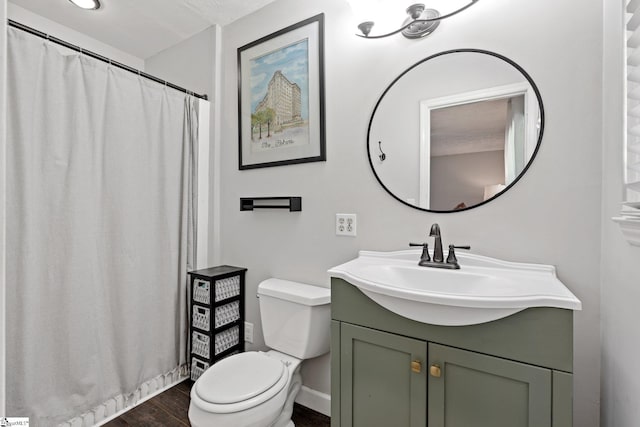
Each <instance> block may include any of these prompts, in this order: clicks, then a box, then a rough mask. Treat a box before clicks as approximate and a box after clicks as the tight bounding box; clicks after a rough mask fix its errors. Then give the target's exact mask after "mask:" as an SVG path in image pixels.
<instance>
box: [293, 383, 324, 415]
mask: <svg viewBox="0 0 640 427" xmlns="http://www.w3.org/2000/svg"><path fill="white" fill-rule="evenodd" d="M296 403H298V404H300V405H302V406H306V407H307V408H309V409H313V410H314V411H316V412H320V413H321V414H324V415H326V416H327V417H330V416H331V396H330V395H328V394H325V393H321V392H319V391H317V390H313V389H310V388H309V387H306V386H302V388H301V389H300V392H299V393H298V396H296Z"/></svg>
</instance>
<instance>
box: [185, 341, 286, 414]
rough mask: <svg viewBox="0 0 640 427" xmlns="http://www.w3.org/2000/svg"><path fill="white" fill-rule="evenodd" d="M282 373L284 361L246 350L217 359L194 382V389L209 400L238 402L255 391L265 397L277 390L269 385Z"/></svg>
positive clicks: (224, 402) (213, 401)
mask: <svg viewBox="0 0 640 427" xmlns="http://www.w3.org/2000/svg"><path fill="white" fill-rule="evenodd" d="M284 373H285V368H284V364H283V363H282V362H281V361H280V360H278V359H274V358H272V357H269V356H266V355H265V354H264V353H259V352H255V351H250V352H247V353H240V354H237V355H234V356H231V357H227V358H226V359H223V360H221V361H220V362H218V363H216V364H215V365H213V366H211V367H210V368H209V369H207V370H206V371H205V372H204V373H203V374H202V376H201V377H200V378H199V379H198V381H197V382H196V385H195V386H196V393H198V396H199V397H200V398H202V399H203V400H205V401H207V402H210V403H219V404H229V403H238V402H242V401H245V400H248V399H251V398H252V397H255V396H258V395H259V394H263V393H264V394H265V396H264V397H265V399H268V398H270V397H271V395H272V394H275V393H277V392H278V391H280V390H279V389H280V388H281V387H278V389H277V390H273V393H268V392H267V391H268V390H269V389H271V388H272V387H273V386H274V385H275V384H276V383H277V382H278V380H280V378H281V377H282V375H283V374H284Z"/></svg>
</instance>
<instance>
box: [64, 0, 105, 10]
mask: <svg viewBox="0 0 640 427" xmlns="http://www.w3.org/2000/svg"><path fill="white" fill-rule="evenodd" d="M69 1H70V2H71V3H73V4H74V5H76V6H78V7H79V8H81V9H85V10H98V9H100V6H101V5H100V0H69Z"/></svg>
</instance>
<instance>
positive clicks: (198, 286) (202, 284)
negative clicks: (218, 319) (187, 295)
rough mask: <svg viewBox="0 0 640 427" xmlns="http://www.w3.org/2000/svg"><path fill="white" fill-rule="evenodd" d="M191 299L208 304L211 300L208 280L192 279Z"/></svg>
mask: <svg viewBox="0 0 640 427" xmlns="http://www.w3.org/2000/svg"><path fill="white" fill-rule="evenodd" d="M193 301H195V302H199V303H202V304H209V302H210V301H211V289H210V286H209V282H208V281H206V280H202V279H194V281H193Z"/></svg>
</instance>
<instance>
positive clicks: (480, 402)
mask: <svg viewBox="0 0 640 427" xmlns="http://www.w3.org/2000/svg"><path fill="white" fill-rule="evenodd" d="M572 331H573V312H572V311H571V310H564V309H555V308H531V309H527V310H523V311H521V312H519V313H516V314H514V315H512V316H509V317H506V318H503V319H499V320H496V321H493V322H488V323H483V324H478V325H470V326H437V325H430V324H425V323H420V322H416V321H413V320H410V319H407V318H404V317H402V316H399V315H397V314H394V313H392V312H390V311H388V310H387V309H385V308H383V307H381V306H379V305H378V304H376V303H375V302H373V301H372V300H370V299H369V298H368V297H367V296H365V295H364V294H363V293H362V292H361V291H360V290H359V289H357V288H356V287H355V286H352V285H350V284H348V283H347V282H345V281H343V280H342V279H337V278H332V348H331V358H332V362H331V364H332V399H331V401H332V414H331V425H332V426H333V427H338V426H340V427H351V426H354V427H359V426H367V427H370V426H394V427H395V426H411V427H418V426H420V427H424V426H428V427H445V426H446V427H470V426H473V427H502V426H504V427H520V426H522V427H571V425H572V418H571V411H572V360H573V338H572V334H573V332H572Z"/></svg>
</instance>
